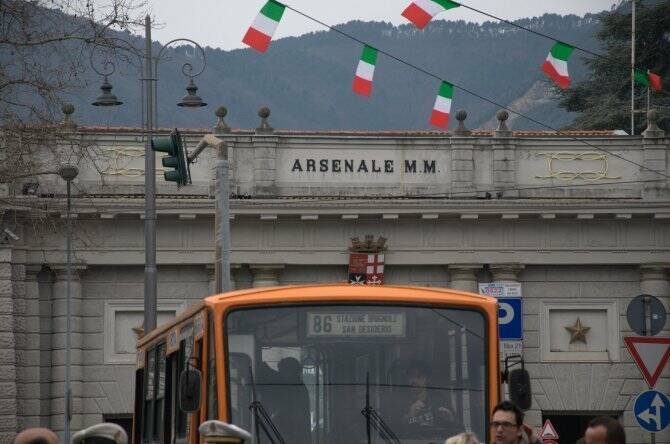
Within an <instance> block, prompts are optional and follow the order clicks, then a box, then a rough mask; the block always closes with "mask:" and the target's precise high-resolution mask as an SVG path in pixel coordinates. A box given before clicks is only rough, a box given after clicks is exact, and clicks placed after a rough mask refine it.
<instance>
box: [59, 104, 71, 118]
mask: <svg viewBox="0 0 670 444" xmlns="http://www.w3.org/2000/svg"><path fill="white" fill-rule="evenodd" d="M61 111H63V114H67V115H68V116H69V115H70V114H72V113H74V105H73V104H71V103H66V104H65V105H63V106H62V107H61Z"/></svg>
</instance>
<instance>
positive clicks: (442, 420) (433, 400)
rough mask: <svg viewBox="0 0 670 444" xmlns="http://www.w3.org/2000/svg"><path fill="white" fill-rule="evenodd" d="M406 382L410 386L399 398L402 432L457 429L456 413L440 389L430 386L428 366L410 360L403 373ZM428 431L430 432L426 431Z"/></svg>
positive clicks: (451, 430) (405, 433)
mask: <svg viewBox="0 0 670 444" xmlns="http://www.w3.org/2000/svg"><path fill="white" fill-rule="evenodd" d="M405 381H406V385H407V387H408V389H409V399H407V398H406V399H405V400H403V401H401V404H400V405H401V408H400V412H401V415H400V421H399V422H400V424H402V431H401V433H402V434H404V435H407V436H411V435H415V434H418V435H423V433H422V431H424V430H425V431H427V432H428V431H429V430H428V429H435V428H439V429H449V431H450V432H456V431H459V430H460V429H461V428H462V427H458V424H457V423H456V421H455V415H454V414H453V412H452V411H451V409H450V408H449V407H447V403H446V402H445V400H444V399H443V397H442V396H441V395H440V393H439V392H438V391H436V390H434V389H431V388H429V387H430V369H429V367H428V365H426V364H425V363H423V362H420V361H413V362H411V363H410V365H409V366H408V367H407V370H406V374H405ZM429 433H430V432H429Z"/></svg>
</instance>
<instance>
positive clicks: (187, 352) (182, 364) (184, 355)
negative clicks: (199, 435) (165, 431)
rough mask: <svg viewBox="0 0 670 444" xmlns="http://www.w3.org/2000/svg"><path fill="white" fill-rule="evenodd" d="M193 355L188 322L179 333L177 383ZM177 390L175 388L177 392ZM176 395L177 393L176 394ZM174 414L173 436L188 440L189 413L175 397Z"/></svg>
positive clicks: (191, 335) (190, 330)
mask: <svg viewBox="0 0 670 444" xmlns="http://www.w3.org/2000/svg"><path fill="white" fill-rule="evenodd" d="M192 357H193V325H191V324H189V325H187V326H185V327H183V328H182V329H181V331H180V333H179V353H178V356H177V385H178V384H179V383H178V381H179V375H181V372H182V371H184V370H185V369H186V368H187V366H188V362H189V359H191V358H192ZM178 392H179V391H178V390H177V393H178ZM177 397H178V395H177ZM175 410H176V414H175V416H176V417H175V436H176V437H177V441H184V440H188V436H189V422H190V421H189V414H188V413H186V412H184V411H182V410H181V409H180V408H179V399H177V408H176V409H175Z"/></svg>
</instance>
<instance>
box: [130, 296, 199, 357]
mask: <svg viewBox="0 0 670 444" xmlns="http://www.w3.org/2000/svg"><path fill="white" fill-rule="evenodd" d="M203 308H205V304H204V303H203V302H202V301H198V302H196V303H194V304H192V305H189V306H188V307H186V309H185V310H184V311H183V312H181V313H179V315H177V316H176V317H174V318H172V319H170V320H169V321H166V322H164V323H162V324H160V325H157V326H156V328H154V329H153V330H151V331H150V332H149V333H148V334H146V335H144V336H142V337H140V338H139V339H138V340H137V347H142V346H144V345H146V344H148V343H150V342H153V340H154V339H156V338H158V337H160V336H162V335H164V334H167V333H168V331H170V329H171V328H172V327H174V326H175V325H177V324H180V323H181V322H184V321H185V320H187V319H188V318H190V317H192V316H193V315H194V314H196V313H197V312H199V311H200V310H202V309H203Z"/></svg>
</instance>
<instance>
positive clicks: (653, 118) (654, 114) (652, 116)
mask: <svg viewBox="0 0 670 444" xmlns="http://www.w3.org/2000/svg"><path fill="white" fill-rule="evenodd" d="M647 121H648V122H650V123H656V122H657V121H658V111H656V110H655V109H650V110H649V111H647Z"/></svg>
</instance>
